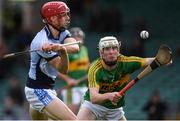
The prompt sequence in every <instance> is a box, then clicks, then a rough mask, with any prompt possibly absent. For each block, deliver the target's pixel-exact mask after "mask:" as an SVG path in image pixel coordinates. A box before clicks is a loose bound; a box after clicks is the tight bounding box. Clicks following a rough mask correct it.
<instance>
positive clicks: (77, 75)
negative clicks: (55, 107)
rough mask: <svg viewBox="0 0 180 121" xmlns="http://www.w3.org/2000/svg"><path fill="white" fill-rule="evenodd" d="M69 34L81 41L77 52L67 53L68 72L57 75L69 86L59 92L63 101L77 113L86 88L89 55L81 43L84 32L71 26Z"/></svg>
mask: <svg viewBox="0 0 180 121" xmlns="http://www.w3.org/2000/svg"><path fill="white" fill-rule="evenodd" d="M69 31H70V33H71V36H72V37H73V38H75V39H76V41H81V42H82V44H81V45H80V46H79V47H80V50H79V52H77V53H75V54H70V55H69V70H68V74H67V75H64V74H61V73H59V77H60V78H61V79H63V80H64V81H65V82H66V83H67V84H68V85H69V86H70V87H72V88H68V89H64V90H62V92H61V95H62V99H63V102H65V103H66V104H67V105H68V107H69V108H70V109H71V110H72V111H73V112H74V113H75V114H77V113H78V110H79V107H80V104H81V101H82V98H83V95H84V93H85V92H86V90H87V84H86V82H87V81H86V80H87V72H88V69H89V64H90V62H89V56H88V50H87V48H86V46H84V45H83V43H84V39H85V34H84V32H83V31H82V29H81V28H79V27H73V28H71V29H70V30H69Z"/></svg>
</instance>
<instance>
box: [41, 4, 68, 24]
mask: <svg viewBox="0 0 180 121" xmlns="http://www.w3.org/2000/svg"><path fill="white" fill-rule="evenodd" d="M69 11H70V9H69V8H68V6H67V5H66V3H64V2H60V1H51V2H47V3H45V4H44V5H43V6H42V7H41V16H42V18H43V19H44V20H45V21H47V22H48V23H50V24H51V20H50V18H51V17H52V16H58V15H62V14H64V13H68V12H69Z"/></svg>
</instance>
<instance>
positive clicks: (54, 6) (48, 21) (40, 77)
mask: <svg viewBox="0 0 180 121" xmlns="http://www.w3.org/2000/svg"><path fill="white" fill-rule="evenodd" d="M69 12H70V10H69V8H68V6H67V5H66V4H65V3H64V2H60V1H51V2H47V3H45V4H44V5H43V6H42V7H41V16H42V20H43V23H45V26H44V28H43V29H42V30H41V31H39V32H38V33H37V35H36V36H35V37H34V39H33V41H32V43H31V46H30V48H31V50H35V49H40V51H37V52H32V53H31V55H30V57H31V62H30V69H29V73H28V79H27V83H26V86H25V94H26V98H27V100H28V102H29V104H30V108H29V109H30V110H29V111H30V115H31V118H32V119H33V120H40V119H41V120H46V119H55V120H74V119H76V116H75V115H74V113H73V112H72V111H71V110H70V109H69V108H68V107H67V106H66V105H65V104H64V103H63V102H62V101H61V100H60V99H59V98H58V97H57V96H56V92H55V90H54V89H53V87H54V83H55V78H56V77H57V74H58V73H59V72H61V73H64V74H66V73H67V70H68V65H69V60H68V53H76V52H78V51H79V46H78V45H77V44H76V45H70V46H66V47H64V46H63V45H62V44H64V43H70V42H75V41H76V40H75V39H74V38H71V35H70V32H69V31H68V30H67V27H68V25H69V24H70V16H69Z"/></svg>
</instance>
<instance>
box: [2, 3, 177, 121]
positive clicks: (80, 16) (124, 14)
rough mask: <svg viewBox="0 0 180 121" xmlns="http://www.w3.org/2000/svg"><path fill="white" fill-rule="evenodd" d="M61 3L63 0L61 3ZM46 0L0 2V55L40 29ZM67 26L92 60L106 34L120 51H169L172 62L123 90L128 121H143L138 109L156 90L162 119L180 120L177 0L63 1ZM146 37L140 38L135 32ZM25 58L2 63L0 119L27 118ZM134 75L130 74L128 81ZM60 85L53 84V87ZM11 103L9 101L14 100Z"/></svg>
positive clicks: (21, 46)
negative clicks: (78, 32)
mask: <svg viewBox="0 0 180 121" xmlns="http://www.w3.org/2000/svg"><path fill="white" fill-rule="evenodd" d="M64 1H65V0H64ZM44 2H47V0H0V57H2V56H3V55H4V54H5V53H11V52H17V51H23V50H25V49H28V46H29V44H30V42H31V40H32V39H33V36H35V34H36V33H37V32H38V31H39V30H40V29H41V28H42V27H43V24H42V22H41V18H40V14H39V8H40V6H41V5H42V4H43V3H44ZM65 2H66V3H67V4H68V6H69V7H70V9H71V26H70V27H75V26H78V27H81V28H82V29H83V30H84V31H85V33H86V39H85V45H86V46H87V47H88V49H89V56H90V60H91V61H92V60H94V59H95V58H97V57H98V50H97V49H96V47H97V44H98V41H99V39H100V38H101V37H103V36H105V35H113V36H116V37H117V38H118V39H119V40H120V41H121V42H122V48H121V53H122V54H124V55H135V56H142V57H151V56H154V55H155V54H156V52H157V49H158V47H159V46H160V44H162V43H166V44H168V45H169V46H170V47H171V48H172V50H173V64H172V65H170V66H169V67H163V68H160V69H157V70H155V71H154V72H153V73H151V74H150V75H148V76H147V77H145V78H144V79H142V80H141V81H140V82H139V83H138V84H137V85H136V86H134V87H133V88H132V89H130V90H129V91H128V92H127V96H126V106H125V107H124V110H125V113H126V117H127V119H134V120H138V119H147V114H146V113H145V112H144V111H143V110H142V108H143V106H144V105H145V103H146V102H147V101H148V100H149V99H150V96H151V94H152V93H153V91H154V90H159V91H160V95H161V98H162V100H163V101H165V102H166V103H167V106H168V110H167V113H166V119H172V120H175V119H180V88H179V82H180V75H179V73H180V44H178V43H179V41H180V14H179V13H180V6H179V5H180V1H179V0H166V1H165V0H138V1H136V0H111V1H110V0H67V1H65ZM144 29H146V30H148V31H149V33H150V38H149V39H147V40H141V39H140V38H139V32H140V31H141V30H144ZM28 64H29V56H28V55H24V56H19V57H15V58H11V59H6V60H0V97H1V98H0V119H1V120H2V119H24V120H25V119H29V116H28V112H27V108H28V106H27V103H26V100H25V99H24V94H23V91H24V84H25V82H26V77H27V73H28ZM137 73H138V72H136V73H134V74H133V76H132V78H133V77H134V76H135V75H136V74H137ZM63 85H64V84H62V83H61V82H60V81H57V87H56V88H60V87H62V86H63ZM12 99H13V100H12ZM12 117H13V118H12Z"/></svg>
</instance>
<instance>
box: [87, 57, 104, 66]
mask: <svg viewBox="0 0 180 121" xmlns="http://www.w3.org/2000/svg"><path fill="white" fill-rule="evenodd" d="M101 67H102V63H101V59H100V58H97V59H95V60H94V61H93V62H92V63H91V66H90V69H91V68H101Z"/></svg>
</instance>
